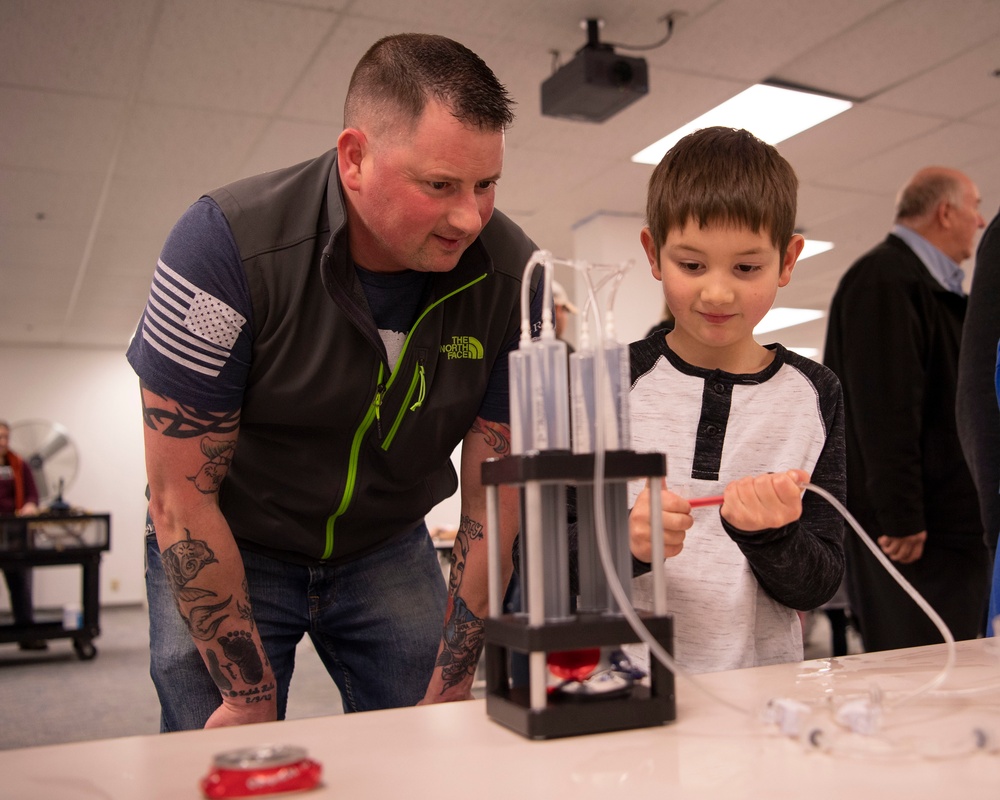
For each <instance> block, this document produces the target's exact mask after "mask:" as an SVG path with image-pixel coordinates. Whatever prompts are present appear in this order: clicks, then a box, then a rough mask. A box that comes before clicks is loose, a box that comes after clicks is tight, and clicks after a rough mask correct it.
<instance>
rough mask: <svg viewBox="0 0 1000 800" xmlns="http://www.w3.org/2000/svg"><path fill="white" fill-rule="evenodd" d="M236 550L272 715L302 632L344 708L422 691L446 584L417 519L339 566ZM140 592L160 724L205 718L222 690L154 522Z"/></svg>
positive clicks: (281, 703)
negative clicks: (173, 587)
mask: <svg viewBox="0 0 1000 800" xmlns="http://www.w3.org/2000/svg"><path fill="white" fill-rule="evenodd" d="M241 552H242V555H243V565H244V569H245V570H246V576H247V585H248V587H249V590H250V602H251V603H252V606H253V611H254V619H255V621H256V623H257V628H258V630H259V631H260V636H261V640H262V642H263V644H264V649H265V650H266V651H267V657H268V659H269V660H270V662H271V666H272V668H273V669H274V674H275V678H276V679H277V687H278V719H284V717H285V709H286V708H287V705H288V686H289V683H290V682H291V679H292V671H293V670H294V668H295V646H296V645H297V644H298V643H299V641H300V640H301V639H302V636H303V634H306V633H308V634H309V637H310V638H311V639H312V641H313V644H314V645H315V647H316V652H317V653H318V654H319V657H320V659H321V660H322V662H323V665H324V666H325V667H326V670H327V672H329V673H330V677H331V678H333V681H334V683H336V685H337V688H338V689H339V690H340V695H341V700H342V702H343V705H344V711H346V712H350V711H368V710H372V709H379V708H396V707H399V706H408V705H414V704H415V703H416V702H417V701H419V700H420V699H421V698H422V697H423V696H424V691H425V690H426V688H427V683H428V681H429V680H430V678H431V673H432V672H433V669H434V661H435V657H436V656H437V648H438V643H439V642H440V640H441V629H442V623H443V622H444V610H445V600H446V595H447V589H446V587H445V582H444V577H443V576H442V574H441V566H440V562H439V561H438V557H437V553H436V552H435V550H434V545H433V544H432V542H431V539H430V536H429V535H428V533H427V527H426V526H425V525H424V524H423V523H421V524H420V525H418V526H417V527H416V528H415V529H414V530H413V531H411V532H410V533H408V534H406V535H405V536H402V537H400V538H398V539H393V540H391V541H389V542H387V543H386V544H385V545H383V546H382V547H381V548H379V549H378V550H376V551H374V552H372V553H369V554H368V555H365V556H363V557H361V558H359V559H356V560H354V561H351V562H349V563H347V564H342V565H339V566H333V565H318V566H311V567H305V566H300V565H298V564H290V563H287V562H284V561H278V560H276V559H273V558H268V557H267V556H263V555H260V554H259V553H254V552H252V551H250V550H246V549H242V548H241ZM146 595H147V598H148V600H149V635H150V675H151V676H152V678H153V684H154V685H155V686H156V692H157V695H158V696H159V699H160V708H161V717H160V730H161V731H162V732H169V731H179V730H193V729H196V728H202V727H204V725H205V722H206V721H207V720H208V718H209V717H210V716H211V714H212V712H213V711H215V709H216V708H218V706H219V705H220V704H221V702H222V700H221V697H220V695H219V690H218V688H217V687H216V685H215V683H214V682H213V680H212V678H211V677H210V675H209V673H208V669H207V668H206V667H205V664H204V662H203V661H202V659H201V654H200V653H199V651H198V649H197V648H196V647H195V645H194V641H193V640H192V638H191V635H190V634H189V633H188V630H187V628H186V627H185V624H184V621H183V620H182V619H181V616H180V614H179V613H178V611H177V606H176V604H175V602H174V598H173V594H172V593H171V591H170V587H169V585H168V583H167V580H166V577H165V576H164V573H163V566H162V562H161V561H160V550H159V546H158V545H157V542H156V536H155V534H154V533H152V526H151V525H150V526H149V527H148V529H147V537H146Z"/></svg>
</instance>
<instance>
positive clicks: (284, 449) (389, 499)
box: [210, 151, 537, 564]
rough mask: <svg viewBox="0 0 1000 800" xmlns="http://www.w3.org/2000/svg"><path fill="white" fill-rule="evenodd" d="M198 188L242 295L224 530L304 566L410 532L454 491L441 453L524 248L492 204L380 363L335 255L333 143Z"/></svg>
mask: <svg viewBox="0 0 1000 800" xmlns="http://www.w3.org/2000/svg"><path fill="white" fill-rule="evenodd" d="M210 196H211V197H212V198H213V199H214V200H215V201H216V202H217V203H218V204H219V206H220V207H221V208H222V210H223V212H224V213H225V215H226V218H227V220H228V221H229V224H230V227H231V228H232V231H233V235H234V237H235V239H236V243H237V246H238V247H239V251H240V258H241V260H242V263H243V268H244V270H245V271H246V276H247V282H248V285H249V288H250V294H251V299H252V303H253V356H252V359H253V361H252V364H251V367H250V373H249V376H248V379H247V387H246V393H245V398H244V404H243V408H242V410H241V423H240V435H239V442H238V445H237V449H236V455H235V458H234V459H233V463H232V465H231V467H230V470H229V474H228V477H227V479H226V481H225V482H224V484H223V486H222V490H221V492H220V503H221V506H222V510H223V513H224V514H225V516H226V519H227V521H228V522H229V524H230V526H231V527H232V529H233V533H234V535H235V536H236V537H237V539H238V540H239V541H240V543H241V544H243V545H246V546H248V547H250V548H252V549H256V550H259V551H261V552H264V553H267V554H268V555H271V556H274V557H277V558H281V559H284V560H287V561H293V562H297V563H305V564H309V563H315V562H317V561H334V562H337V561H344V560H347V559H350V558H353V557H357V556H359V555H361V554H363V553H365V552H368V551H370V550H372V549H374V548H376V547H378V546H380V545H381V544H382V543H384V542H386V541H387V540H389V539H391V538H393V537H395V536H399V535H401V534H404V533H406V532H408V531H410V530H412V529H413V527H414V526H415V525H416V524H418V523H419V521H420V520H421V519H422V518H423V516H424V515H425V514H426V513H427V512H428V511H429V510H430V509H431V508H433V506H434V505H436V504H437V503H439V502H440V501H441V500H443V499H444V498H446V497H448V496H449V495H451V494H453V493H454V491H455V489H456V488H457V485H458V480H457V477H456V475H455V470H454V468H453V467H452V464H451V453H452V451H453V450H454V449H455V447H456V446H457V445H458V443H459V442H460V441H461V440H462V438H463V437H464V435H465V434H466V433H467V432H468V431H469V429H470V428H471V427H472V424H473V422H474V420H475V418H476V415H477V412H478V410H479V407H480V404H481V402H482V399H483V395H484V393H485V391H486V387H487V383H488V381H489V377H490V373H491V371H492V369H493V364H494V362H495V361H496V359H497V357H498V355H499V353H500V351H501V349H502V348H503V346H504V344H505V343H506V342H508V341H510V340H511V339H512V338H513V337H515V336H516V335H517V332H518V329H519V325H520V308H519V302H520V289H521V276H522V273H523V270H524V266H525V264H526V263H527V261H528V258H529V257H530V255H531V253H532V252H533V250H534V245H533V244H532V242H531V241H530V240H529V239H528V238H527V237H526V236H525V235H524V233H523V232H522V231H521V230H520V228H518V227H517V226H516V225H514V224H513V223H512V222H511V221H510V220H509V219H508V218H507V217H505V216H504V215H503V214H500V213H499V212H495V213H494V215H493V218H492V219H491V220H490V222H489V224H488V225H487V226H486V228H484V230H483V232H482V234H481V235H480V237H479V238H478V239H477V240H476V242H474V243H473V244H472V246H470V247H469V249H468V250H467V251H466V252H465V254H464V255H463V256H462V259H461V260H460V262H459V264H458V266H457V267H455V269H454V270H452V271H451V272H447V273H436V274H433V275H432V276H431V279H430V282H429V283H430V291H429V293H428V294H429V296H428V298H427V300H426V302H425V305H424V307H423V309H422V311H421V313H420V314H418V318H417V322H416V323H414V326H413V329H412V330H411V332H410V335H409V337H408V339H407V342H406V345H405V346H404V349H403V352H402V353H401V355H400V358H399V361H398V363H397V364H396V367H395V370H394V371H390V368H389V365H388V364H387V363H386V355H385V348H384V346H383V344H382V341H381V339H380V338H379V335H378V331H377V329H376V327H375V323H374V321H373V320H372V319H371V315H370V313H369V311H368V308H367V305H366V304H365V303H364V301H363V299H362V297H363V294H362V290H361V287H360V286H359V285H358V282H357V277H356V275H355V271H354V267H353V262H352V261H351V258H350V255H349V252H348V243H347V228H346V216H345V211H344V205H343V199H342V197H341V194H340V188H339V178H338V175H337V168H336V151H330V152H329V153H326V154H324V155H322V156H320V157H319V158H316V159H314V160H312V161H307V162H305V163H302V164H298V165H296V166H293V167H289V168H287V169H283V170H278V171H276V172H269V173H266V174H264V175H259V176H255V177H252V178H248V179H246V180H242V181H238V182H236V183H234V184H231V185H229V186H226V187H224V188H222V189H218V190H216V191H214V192H211V193H210ZM536 272H537V270H536ZM421 395H422V396H423V399H422V402H418V401H420V398H421Z"/></svg>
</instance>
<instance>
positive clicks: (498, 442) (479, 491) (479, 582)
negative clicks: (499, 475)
mask: <svg viewBox="0 0 1000 800" xmlns="http://www.w3.org/2000/svg"><path fill="white" fill-rule="evenodd" d="M509 452H510V428H509V427H508V426H507V425H504V424H501V423H497V422H490V421H488V420H485V419H482V418H479V419H477V420H476V421H475V424H474V425H473V427H472V429H471V430H470V431H469V433H468V434H467V435H466V437H465V440H464V442H463V444H462V517H461V521H460V525H459V530H458V533H457V534H456V536H455V547H454V549H453V551H452V556H451V576H450V578H449V581H448V603H447V606H446V611H445V620H444V631H443V634H442V637H441V645H440V647H439V649H438V656H437V659H436V661H435V669H434V674H433V676H432V678H431V681H430V684H429V685H428V687H427V692H426V694H425V696H424V699H423V700H422V701H421V702H424V703H434V702H442V701H449V700H464V699H466V698H468V697H470V696H471V689H472V681H473V678H474V676H475V671H476V664H477V662H478V660H479V655H480V652H481V651H482V646H483V638H484V630H485V618H486V615H487V613H488V609H489V597H488V592H487V571H488V570H487V555H486V550H487V547H486V537H487V536H489V535H491V532H490V531H487V530H486V529H485V522H486V492H485V489H484V487H483V485H482V463H483V461H485V460H486V459H488V458H496V457H497V456H504V455H507V454H508V453H509ZM517 498H518V493H517V490H516V489H513V490H510V491H508V490H506V489H501V490H500V516H501V523H500V527H501V530H500V531H499V535H500V538H501V552H504V551H506V556H505V562H506V563H505V565H503V568H502V570H501V571H502V572H503V573H504V576H505V577H506V578H509V576H510V572H511V567H510V547H511V545H512V543H513V540H514V536H515V534H516V532H517V525H518V516H519V515H518V499H517Z"/></svg>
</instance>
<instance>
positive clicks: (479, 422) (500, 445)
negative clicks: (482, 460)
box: [472, 418, 510, 456]
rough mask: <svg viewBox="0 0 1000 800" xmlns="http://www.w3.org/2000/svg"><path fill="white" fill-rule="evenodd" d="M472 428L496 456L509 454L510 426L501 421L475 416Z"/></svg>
mask: <svg viewBox="0 0 1000 800" xmlns="http://www.w3.org/2000/svg"><path fill="white" fill-rule="evenodd" d="M472 430H473V431H474V432H476V433H481V434H482V435H483V439H485V440H486V444H488V445H489V446H490V447H491V448H492V449H493V452H494V453H496V454H497V455H498V456H506V455H510V426H509V425H504V424H503V423H501V422H488V421H487V420H485V419H482V418H476V421H475V422H474V423H472Z"/></svg>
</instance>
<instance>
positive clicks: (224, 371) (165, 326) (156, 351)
mask: <svg viewBox="0 0 1000 800" xmlns="http://www.w3.org/2000/svg"><path fill="white" fill-rule="evenodd" d="M358 277H359V280H360V282H361V285H362V287H363V289H364V292H365V296H366V298H367V300H368V305H369V308H370V309H371V311H372V316H373V318H374V320H375V323H376V325H377V326H378V328H379V332H380V334H381V336H382V340H383V342H385V344H386V351H387V353H388V354H389V363H390V365H391V366H394V365H395V361H396V357H397V356H398V353H399V347H401V345H402V341H403V340H404V339H405V337H406V334H407V333H408V332H409V330H410V327H411V325H412V324H413V321H414V319H415V318H416V315H417V314H418V313H419V310H420V308H421V302H422V300H423V295H424V289H425V287H426V281H427V280H428V275H427V274H425V273H420V272H412V271H410V272H402V273H373V272H368V271H367V270H363V269H360V268H358ZM541 308H542V293H541V292H537V293H536V295H535V298H534V299H533V301H532V305H531V318H532V322H533V325H532V328H533V330H538V329H539V327H540V324H539V321H540V320H541ZM252 316H253V310H252V305H251V301H250V290H249V287H248V286H247V279H246V274H245V272H244V271H243V266H242V264H241V263H240V256H239V249H238V248H237V246H236V242H235V241H234V239H233V235H232V231H231V230H230V228H229V223H228V222H227V220H226V218H225V215H224V214H223V213H222V210H221V209H220V208H219V206H218V205H216V203H215V201H213V200H212V199H210V198H208V197H202V198H201V199H200V200H198V201H197V202H196V203H194V204H193V205H192V206H191V207H190V208H189V209H188V210H187V211H186V212H185V213H184V215H183V216H182V217H181V218H180V220H178V222H177V224H176V225H175V226H174V228H173V230H172V231H171V232H170V235H169V236H168V237H167V241H166V242H165V243H164V245H163V251H162V253H161V254H160V258H159V260H158V261H157V265H156V271H155V273H154V274H153V283H152V286H151V288H150V293H149V299H148V301H147V303H146V308H145V311H144V312H143V315H142V318H141V319H140V321H139V326H138V328H137V329H136V332H135V335H134V336H133V337H132V342H131V343H130V344H129V348H128V352H127V357H128V360H129V363H130V364H131V365H132V368H133V369H134V370H135V372H136V374H137V375H138V376H139V378H140V379H141V380H142V381H143V382H145V383H146V385H148V386H149V387H150V388H151V389H152V390H154V391H155V392H157V393H158V394H161V395H163V396H165V397H169V398H171V399H172V400H176V401H177V402H179V403H182V404H184V405H188V406H191V407H192V408H196V409H198V410H201V411H233V410H236V409H239V408H240V407H242V405H243V392H244V389H245V387H246V382H247V376H248V375H249V372H250V364H251V361H252V352H253V319H252ZM516 346H517V336H516V335H515V336H514V337H513V338H512V339H511V341H509V342H508V343H507V344H506V346H505V348H504V350H503V351H502V352H501V353H500V355H499V357H498V358H497V360H496V363H495V364H494V365H493V371H492V373H491V375H490V382H489V386H488V388H487V391H486V395H485V396H484V397H483V401H482V404H481V406H480V410H479V415H480V416H481V417H483V418H484V419H488V420H490V421H493V422H502V423H506V422H509V420H510V407H509V401H508V397H509V386H508V375H509V371H508V364H507V361H508V359H507V354H508V353H509V352H510V351H511V350H513V349H514V348H515V347H516Z"/></svg>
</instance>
